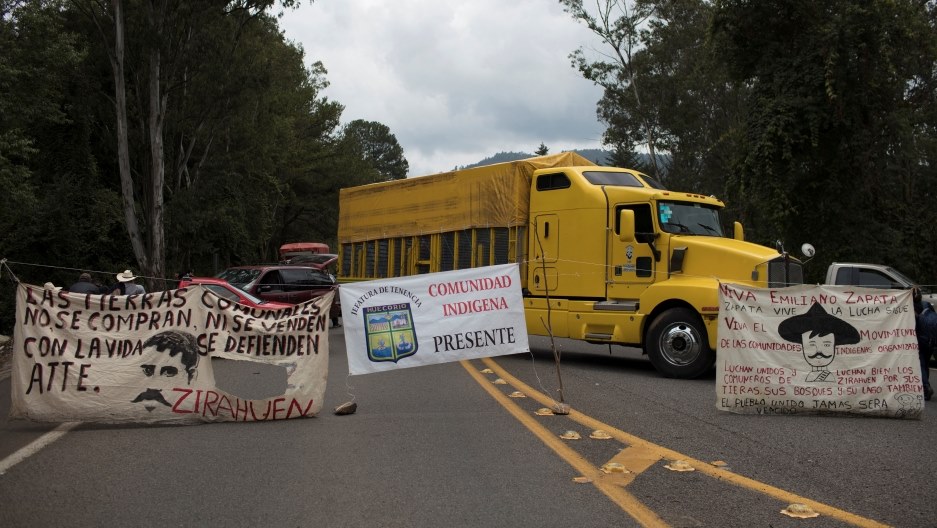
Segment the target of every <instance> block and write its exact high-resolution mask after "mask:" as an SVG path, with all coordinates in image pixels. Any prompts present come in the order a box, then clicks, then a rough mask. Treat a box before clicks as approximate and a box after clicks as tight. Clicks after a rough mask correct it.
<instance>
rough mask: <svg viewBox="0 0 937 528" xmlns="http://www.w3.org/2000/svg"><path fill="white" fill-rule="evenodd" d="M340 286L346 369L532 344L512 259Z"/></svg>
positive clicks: (494, 352) (512, 350) (375, 368)
mask: <svg viewBox="0 0 937 528" xmlns="http://www.w3.org/2000/svg"><path fill="white" fill-rule="evenodd" d="M340 290H341V296H342V321H343V324H344V325H345V345H346V348H347V350H348V370H349V372H350V373H351V374H367V373H371V372H382V371H386V370H393V369H399V368H407V367H417V366H421V365H431V364H435V363H445V362H449V361H459V360H463V359H474V358H480V357H488V356H498V355H503V354H516V353H518V352H527V351H529V348H528V341H527V325H526V322H525V320H524V300H523V297H522V294H521V289H520V276H519V273H518V268H517V265H516V264H504V265H499V266H486V267H482V268H474V269H468V270H460V271H451V272H444V273H431V274H426V275H414V276H410V277H401V278H395V279H387V280H377V281H367V282H357V283H350V284H343V285H342V287H341V289H340Z"/></svg>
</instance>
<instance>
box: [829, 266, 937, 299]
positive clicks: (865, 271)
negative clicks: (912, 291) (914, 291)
mask: <svg viewBox="0 0 937 528" xmlns="http://www.w3.org/2000/svg"><path fill="white" fill-rule="evenodd" d="M826 284H833V285H836V286H862V287H865V288H886V289H891V290H907V289H909V288H913V287H915V286H918V284H917V283H916V282H914V281H913V280H911V279H910V278H908V276H907V275H905V274H904V273H901V272H900V271H898V270H896V269H895V268H893V267H891V266H885V265H882V264H868V263H865V262H834V263H832V264H830V267H829V268H828V269H827V270H826ZM929 290H930V288H927V287H923V288H921V293H922V294H923V298H924V300H925V301H930V302H931V304H933V305H934V306H937V295H934V294H933V292H931V291H929Z"/></svg>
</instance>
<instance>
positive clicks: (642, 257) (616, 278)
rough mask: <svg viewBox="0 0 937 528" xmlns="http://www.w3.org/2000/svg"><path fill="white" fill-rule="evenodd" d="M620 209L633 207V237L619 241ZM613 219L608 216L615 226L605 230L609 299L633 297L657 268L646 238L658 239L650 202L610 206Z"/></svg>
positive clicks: (648, 282)
mask: <svg viewBox="0 0 937 528" xmlns="http://www.w3.org/2000/svg"><path fill="white" fill-rule="evenodd" d="M623 209H630V210H632V211H634V224H635V240H634V241H633V242H622V241H621V240H619V238H618V235H619V234H620V233H621V226H620V225H619V220H620V218H621V214H620V212H621V211H622V210H623ZM611 214H612V215H613V217H614V218H613V219H611V220H610V223H611V225H613V226H614V229H612V230H610V232H609V234H608V237H609V238H608V248H609V250H608V266H606V269H607V273H608V277H607V283H608V298H609V299H636V298H638V297H639V296H640V295H641V292H643V291H644V289H645V288H647V286H648V285H649V284H651V283H653V282H654V279H655V275H656V272H657V269H658V262H657V260H656V259H655V258H654V252H653V250H652V249H651V246H650V245H649V244H648V242H655V241H656V240H657V239H656V238H655V237H656V234H655V231H654V221H653V219H652V216H651V205H650V204H647V203H640V204H624V205H619V206H616V207H615V208H613V209H612V211H611ZM658 249H659V250H661V248H658Z"/></svg>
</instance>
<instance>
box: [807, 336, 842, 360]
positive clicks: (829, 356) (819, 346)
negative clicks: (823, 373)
mask: <svg viewBox="0 0 937 528" xmlns="http://www.w3.org/2000/svg"><path fill="white" fill-rule="evenodd" d="M802 340H803V341H802V345H801V346H802V347H803V349H804V359H806V360H807V363H809V364H810V366H812V367H825V366H827V365H829V364H830V363H832V362H833V358H834V357H835V356H836V337H835V336H834V335H833V334H826V335H818V334H814V333H812V332H804V333H803V335H802Z"/></svg>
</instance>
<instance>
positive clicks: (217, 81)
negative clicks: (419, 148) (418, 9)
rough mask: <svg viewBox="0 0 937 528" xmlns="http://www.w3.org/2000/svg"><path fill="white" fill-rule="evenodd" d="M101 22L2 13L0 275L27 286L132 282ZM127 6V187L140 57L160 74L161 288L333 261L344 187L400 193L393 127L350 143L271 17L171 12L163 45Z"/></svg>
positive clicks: (186, 7)
mask: <svg viewBox="0 0 937 528" xmlns="http://www.w3.org/2000/svg"><path fill="white" fill-rule="evenodd" d="M292 3H293V2H281V5H283V6H284V7H289V4H292ZM109 5H110V4H107V3H102V4H89V3H85V2H60V1H42V0H27V1H10V0H0V15H2V16H0V49H3V53H0V186H2V188H3V189H4V192H3V193H0V258H7V259H9V265H10V268H12V270H13V273H14V274H15V275H16V277H17V278H19V279H20V280H23V281H26V282H30V283H33V284H42V283H44V282H46V281H50V280H51V281H52V282H54V283H55V284H57V285H62V286H68V285H70V284H71V283H72V282H73V281H74V280H75V278H76V277H77V275H78V273H79V272H80V271H81V270H88V271H92V272H93V273H94V275H95V276H96V277H97V278H99V279H101V280H103V281H105V282H111V281H113V275H112V274H114V273H116V272H118V271H120V270H123V269H127V268H131V269H134V270H135V271H138V272H139V271H142V270H139V268H138V267H137V265H136V263H135V256H134V254H133V252H132V251H131V248H130V244H129V241H128V235H127V227H126V225H125V223H124V216H123V212H122V206H121V197H120V192H121V187H120V178H119V174H118V169H117V150H116V144H117V142H116V135H115V101H114V77H113V72H112V70H111V62H110V56H109V49H108V47H109V46H111V45H112V44H113V42H112V38H113V37H112V31H113V26H112V25H111V26H109V25H108V22H109V20H108V19H107V15H108V14H109V11H108V9H109ZM123 5H124V8H125V13H124V15H125V21H126V26H127V27H126V35H127V54H126V58H127V64H128V71H127V77H126V80H127V82H128V120H129V124H130V127H129V140H130V141H129V148H130V162H131V168H132V172H133V173H134V175H135V177H137V176H140V175H147V174H148V171H150V170H151V169H152V167H153V165H152V164H151V163H150V161H151V157H150V156H151V149H150V146H151V142H150V140H151V139H152V138H150V137H149V129H148V122H147V120H146V117H147V115H148V112H149V108H148V102H147V93H148V90H149V87H148V85H147V84H146V83H145V82H143V81H142V79H145V78H146V76H145V75H144V73H145V72H146V65H147V62H146V60H147V57H148V56H149V55H148V52H149V51H151V50H152V49H154V47H156V48H159V50H160V55H161V58H162V63H161V65H162V69H161V72H162V74H161V76H160V83H161V84H160V90H161V93H162V94H163V95H164V97H165V98H164V101H163V102H164V104H165V107H164V109H163V111H162V114H161V115H162V119H163V123H162V126H163V129H162V130H163V131H162V139H163V157H164V161H165V176H166V177H165V185H164V187H163V192H164V199H163V207H164V211H165V217H164V224H163V225H162V228H164V229H165V233H166V241H167V244H166V252H167V255H166V262H167V265H166V268H165V269H166V271H167V276H166V277H164V279H166V280H164V281H160V280H155V281H153V282H154V284H155V285H156V286H157V287H169V286H170V285H171V282H169V280H168V279H170V278H171V277H172V276H173V275H174V274H175V273H177V272H180V271H183V270H184V271H195V272H196V273H200V274H214V273H215V272H217V271H219V270H220V269H222V268H224V267H226V266H228V265H230V264H243V263H248V264H251V263H258V262H263V261H271V260H274V259H276V258H277V248H278V247H279V245H280V244H282V243H284V242H292V241H301V240H315V241H325V242H331V243H332V244H334V241H335V238H336V232H337V225H336V222H337V218H338V190H339V189H340V188H341V187H343V186H345V185H356V184H359V183H363V182H364V180H362V179H361V178H362V177H364V176H367V177H369V178H371V177H378V176H377V174H378V173H377V172H376V170H377V169H380V170H381V171H383V172H382V174H385V175H386V176H387V177H391V178H396V177H405V176H406V169H407V165H406V160H405V159H404V158H403V152H402V149H401V148H400V146H399V145H398V144H397V142H396V139H395V138H394V136H393V134H392V133H391V132H390V130H389V129H388V128H387V127H384V126H383V125H380V123H373V122H368V123H367V128H368V129H369V130H371V131H374V132H376V135H374V136H371V137H369V140H370V141H371V143H370V144H369V146H372V147H375V148H377V149H378V150H372V151H367V152H366V151H365V149H363V148H359V147H361V145H359V144H357V143H354V142H350V141H348V140H346V138H345V134H344V132H345V130H344V129H342V128H341V127H340V123H341V114H342V110H343V108H342V105H341V104H339V103H337V102H333V101H329V100H328V99H326V98H325V97H323V96H322V94H321V92H322V90H323V89H324V88H325V87H326V86H327V85H328V82H327V80H326V74H327V72H326V71H325V68H324V67H323V66H322V64H321V63H313V64H312V65H311V66H309V67H307V66H306V65H305V64H304V52H303V50H302V49H300V48H297V47H296V46H295V45H293V44H291V43H289V42H287V41H286V40H285V39H284V37H283V35H282V33H281V31H280V28H279V26H278V25H277V21H276V19H275V18H273V17H272V16H269V15H267V14H266V13H265V9H269V8H271V7H272V6H273V2H272V1H269V0H267V1H249V0H245V1H238V2H228V1H210V2H182V3H171V5H167V9H168V10H167V11H166V12H164V13H161V14H162V15H163V16H165V18H164V22H165V25H164V26H163V27H162V29H161V31H162V32H159V31H155V30H154V28H155V26H152V25H151V24H150V22H149V21H147V20H146V19H145V17H147V16H149V15H148V14H147V13H146V12H145V10H144V7H145V6H144V4H140V3H137V2H131V3H126V2H125V3H124V4H123ZM92 7H93V9H94V10H91V9H92ZM96 23H98V24H101V28H102V30H103V34H104V37H103V38H102V33H99V29H98V26H97V25H96ZM382 142H383V143H382ZM352 146H354V147H355V148H351V147H352ZM381 147H391V148H389V149H388V150H387V151H386V153H389V154H390V155H389V156H385V155H384V152H383V151H380V150H379V149H380V148H381ZM393 147H395V148H396V150H395V149H394V148H393ZM366 155H367V157H366ZM146 181H150V180H147V179H145V178H144V179H136V180H135V187H134V189H133V192H134V196H135V198H136V200H137V206H138V208H139V209H140V210H138V211H137V219H138V220H140V219H141V218H142V216H141V215H142V209H143V208H145V207H148V206H150V205H151V202H150V200H151V199H152V196H153V195H152V192H151V190H149V189H148V188H147V185H146V183H145V182H146ZM144 225H145V224H144ZM2 275H3V279H4V280H3V281H0V284H2V285H0V333H9V331H10V328H11V326H12V323H13V297H12V295H13V291H14V289H13V287H12V285H11V283H10V282H9V281H8V280H7V279H8V278H11V277H10V275H9V273H7V272H6V269H4V270H2ZM156 279H160V277H157V278H156Z"/></svg>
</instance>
